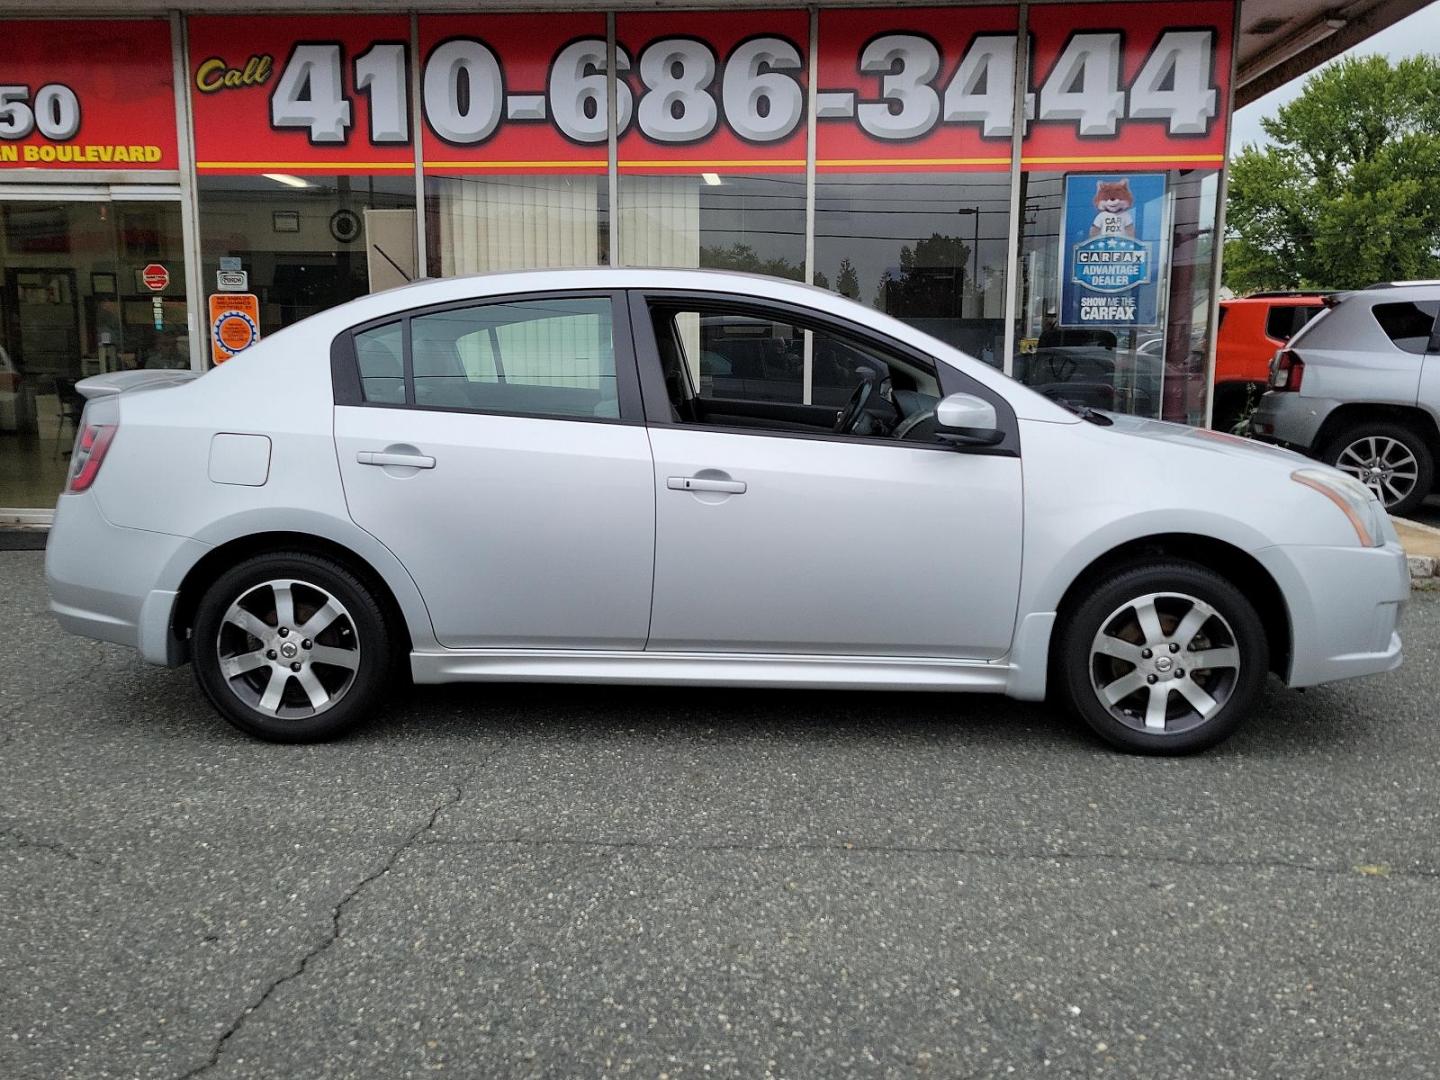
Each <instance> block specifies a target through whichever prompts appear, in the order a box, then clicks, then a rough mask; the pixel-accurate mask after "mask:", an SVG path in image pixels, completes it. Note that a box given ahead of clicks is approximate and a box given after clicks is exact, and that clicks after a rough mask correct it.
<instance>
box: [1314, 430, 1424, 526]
mask: <svg viewBox="0 0 1440 1080" xmlns="http://www.w3.org/2000/svg"><path fill="white" fill-rule="evenodd" d="M1366 439H1390V440H1393V441H1395V442H1397V443H1400V444H1401V445H1402V446H1404V447H1405V449H1406V450H1408V451H1409V452H1410V453H1411V455H1413V456H1414V458H1415V464H1416V470H1415V471H1416V477H1415V486H1414V488H1413V489H1411V490H1410V492H1409V493H1408V494H1406V495H1405V497H1404V498H1400V499H1395V500H1393V501H1392V500H1391V497H1390V495H1389V493H1388V492H1387V489H1386V487H1385V485H1383V484H1375V483H1370V482H1369V481H1367V480H1365V478H1364V477H1359V479H1360V480H1361V482H1362V483H1366V484H1367V486H1369V487H1370V488H1371V490H1373V491H1374V492H1375V494H1376V495H1378V496H1379V497H1380V501H1381V502H1383V503H1384V504H1385V509H1386V510H1387V511H1388V512H1389V513H1391V514H1395V515H1396V516H1402V515H1404V514H1408V513H1410V511H1412V510H1414V509H1415V508H1416V507H1417V506H1419V505H1420V504H1421V503H1422V502H1424V501H1425V497H1426V496H1427V495H1429V494H1430V492H1431V490H1432V489H1433V488H1434V486H1435V455H1434V453H1433V452H1432V451H1431V449H1430V444H1429V443H1428V442H1426V440H1425V438H1424V436H1422V435H1421V434H1420V433H1419V432H1418V431H1416V430H1415V429H1414V428H1412V427H1410V426H1408V425H1407V424H1400V423H1395V422H1393V421H1384V420H1374V421H1364V422H1361V423H1358V424H1352V425H1351V426H1350V427H1347V428H1345V429H1343V430H1342V431H1340V432H1338V433H1337V434H1336V435H1334V436H1332V437H1331V438H1330V439H1329V440H1328V441H1327V442H1326V443H1325V446H1324V448H1323V449H1322V450H1321V452H1320V460H1322V461H1324V462H1325V464H1327V465H1334V466H1335V467H1336V468H1337V469H1341V470H1343V471H1345V472H1348V473H1349V474H1350V475H1351V476H1357V470H1356V468H1355V458H1354V457H1348V456H1347V457H1346V461H1345V462H1341V460H1340V459H1341V457H1342V456H1343V455H1345V451H1346V449H1347V448H1348V447H1351V446H1354V445H1356V444H1357V443H1363V442H1364V440H1366ZM1365 453H1366V451H1363V450H1362V451H1360V454H1362V455H1363V454H1365Z"/></svg>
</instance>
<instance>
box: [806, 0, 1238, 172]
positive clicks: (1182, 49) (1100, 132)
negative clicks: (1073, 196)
mask: <svg viewBox="0 0 1440 1080" xmlns="http://www.w3.org/2000/svg"><path fill="white" fill-rule="evenodd" d="M1123 13H1124V18H1123V20H1122V19H1120V18H1119V17H1118V16H1117V8H1116V7H1115V5H1113V4H1095V5H1084V6H1078V5H1077V6H1073V7H1072V6H1070V5H1066V6H1065V7H1033V6H1032V7H1031V8H1030V33H1029V37H1030V42H1031V49H1032V60H1031V63H1030V65H1029V71H1030V75H1031V89H1030V91H1029V92H1028V93H1027V94H1026V97H1025V105H1024V109H1023V111H1022V117H1021V119H1022V122H1023V123H1024V124H1025V134H1024V142H1023V153H1022V165H1023V167H1025V168H1036V169H1057V168H1058V169H1062V170H1066V169H1075V168H1085V167H1093V168H1100V169H1104V168H1113V167H1115V166H1133V165H1137V164H1144V165H1147V166H1151V167H1161V168H1163V167H1166V166H1173V167H1180V168H1183V167H1192V168H1193V167H1197V166H1203V165H1209V166H1212V167H1216V168H1218V167H1219V166H1220V164H1221V163H1222V161H1223V160H1224V153H1225V122H1224V121H1225V108H1226V103H1227V102H1228V100H1229V89H1228V82H1229V73H1230V23H1231V19H1232V17H1233V9H1232V6H1231V5H1230V4H1228V3H1224V2H1220V3H1216V2H1209V0H1204V2H1200V3H1193V4H1138V5H1126V6H1125V8H1124V9H1123ZM1017 14H1018V13H1017V11H1016V9H1014V8H1008V7H993V8H985V7H973V8H967V7H959V8H925V7H915V8H905V9H898V8H883V9H870V10H859V11H841V10H835V9H830V10H825V11H822V12H821V13H820V64H819V72H820V77H819V83H820V85H819V86H818V88H817V90H816V94H817V105H816V113H817V117H818V120H817V124H816V167H817V169H819V170H821V171H844V172H854V171H857V170H864V171H882V172H883V171H893V170H907V171H909V170H917V171H918V170H925V171H949V170H957V169H958V170H966V171H993V170H1002V169H1008V168H1009V167H1010V149H1011V132H1012V131H1013V130H1014V124H1015V75H1016V72H1015V63H1016V49H1015V41H1016V33H1017V26H1016V20H1017ZM1122 21H1123V24H1124V27H1123V29H1118V28H1116V24H1117V23H1120V22H1122Z"/></svg>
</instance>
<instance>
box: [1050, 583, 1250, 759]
mask: <svg viewBox="0 0 1440 1080" xmlns="http://www.w3.org/2000/svg"><path fill="white" fill-rule="evenodd" d="M1060 634H1061V636H1060V640H1059V644H1058V652H1057V657H1056V659H1057V664H1056V667H1057V669H1058V670H1057V671H1056V675H1057V677H1058V679H1059V681H1060V689H1061V690H1062V691H1063V694H1064V696H1065V697H1066V698H1067V699H1068V702H1069V704H1070V706H1071V707H1072V709H1073V710H1074V711H1075V712H1076V713H1077V714H1078V715H1079V716H1080V717H1081V718H1082V719H1083V720H1084V721H1085V722H1086V723H1087V724H1089V725H1090V727H1091V728H1092V729H1093V730H1094V731H1095V732H1096V733H1097V734H1098V735H1099V736H1100V737H1101V738H1102V739H1104V740H1105V741H1106V742H1108V743H1110V744H1111V745H1113V746H1117V747H1119V748H1121V749H1124V750H1129V751H1133V752H1137V753H1147V754H1183V753H1191V752H1194V751H1197V750H1203V749H1206V748H1207V747H1211V746H1214V745H1215V744H1216V743H1218V742H1220V741H1221V740H1222V739H1224V738H1226V737H1227V736H1228V735H1229V734H1230V733H1231V732H1232V731H1234V730H1235V728H1236V726H1237V725H1238V724H1239V723H1240V721H1241V720H1242V719H1243V718H1244V716H1245V714H1246V713H1247V712H1248V711H1249V709H1250V706H1251V703H1252V702H1253V701H1254V699H1255V696H1256V694H1258V693H1259V691H1260V688H1261V686H1262V685H1263V684H1264V680H1265V674H1266V671H1267V670H1268V667H1269V664H1268V662H1267V661H1268V657H1269V646H1268V645H1267V643H1266V638H1265V628H1264V626H1263V624H1262V623H1261V622H1260V617H1259V616H1258V615H1257V614H1256V613H1255V609H1254V607H1253V606H1252V605H1251V604H1250V602H1249V601H1248V600H1247V599H1246V598H1245V596H1244V595H1243V594H1242V593H1241V592H1240V591H1239V590H1238V589H1236V588H1235V586H1234V585H1232V584H1231V583H1230V582H1228V581H1227V580H1225V579H1224V578H1223V577H1221V576H1220V575H1219V574H1216V573H1215V572H1214V571H1211V570H1209V569H1206V568H1205V567H1203V566H1199V565H1197V564H1194V563H1188V562H1180V561H1174V562H1170V561H1167V562H1163V563H1152V564H1149V565H1136V566H1132V567H1129V568H1125V569H1121V570H1119V571H1117V572H1114V573H1112V574H1110V575H1109V576H1107V577H1106V578H1105V579H1104V580H1102V581H1100V582H1099V583H1098V584H1097V585H1096V587H1095V588H1094V589H1093V590H1092V591H1091V592H1090V593H1089V595H1088V596H1086V597H1085V598H1083V599H1082V600H1081V601H1080V602H1079V603H1078V604H1077V605H1075V606H1074V608H1073V609H1072V610H1071V611H1070V612H1069V613H1068V618H1067V619H1066V622H1065V623H1064V624H1063V626H1062V627H1061V631H1060Z"/></svg>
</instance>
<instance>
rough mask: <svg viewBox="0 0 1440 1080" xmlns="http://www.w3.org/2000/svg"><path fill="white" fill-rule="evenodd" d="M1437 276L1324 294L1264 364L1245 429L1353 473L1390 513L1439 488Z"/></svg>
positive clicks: (1401, 510)
mask: <svg viewBox="0 0 1440 1080" xmlns="http://www.w3.org/2000/svg"><path fill="white" fill-rule="evenodd" d="M1437 315H1440V281H1422V282H1416V281H1401V282H1394V283H1391V284H1387V285H1375V286H1372V287H1371V288H1369V289H1364V290H1362V291H1359V292H1351V293H1339V294H1337V295H1335V296H1331V297H1327V298H1326V300H1325V308H1324V310H1323V311H1321V313H1320V314H1319V315H1317V316H1316V317H1315V318H1314V319H1312V320H1311V321H1310V322H1309V323H1308V324H1306V325H1305V326H1304V327H1303V328H1302V329H1301V330H1300V331H1299V333H1297V334H1296V335H1295V336H1294V337H1293V338H1291V339H1290V341H1289V343H1288V344H1287V345H1286V347H1285V348H1283V349H1281V350H1280V351H1279V352H1277V353H1276V354H1275V358H1274V359H1273V360H1272V361H1271V364H1270V390H1269V392H1268V393H1266V394H1265V396H1264V397H1262V398H1261V399H1260V404H1259V405H1258V406H1257V407H1256V409H1255V413H1254V415H1253V416H1252V417H1251V421H1250V426H1251V431H1252V432H1253V434H1254V435H1255V436H1256V437H1257V438H1260V439H1264V440H1265V441H1267V442H1274V443H1280V444H1281V445H1284V446H1289V447H1292V448H1294V449H1296V450H1300V451H1303V452H1304V453H1307V454H1310V455H1311V456H1313V457H1318V458H1319V459H1320V460H1322V461H1324V462H1326V463H1328V464H1330V465H1334V466H1335V467H1336V468H1338V469H1341V470H1342V471H1344V472H1348V473H1350V474H1351V475H1352V476H1356V477H1358V478H1359V479H1360V480H1361V481H1362V482H1363V483H1365V484H1366V485H1368V486H1369V487H1370V489H1371V490H1372V491H1374V492H1375V494H1376V495H1377V496H1379V498H1380V501H1381V502H1383V503H1384V504H1385V509H1387V510H1389V511H1390V512H1391V513H1392V514H1405V513H1408V512H1410V511H1411V510H1413V509H1415V507H1417V506H1419V505H1420V503H1421V502H1422V501H1423V500H1424V498H1425V496H1427V495H1429V494H1430V493H1431V491H1432V490H1434V486H1435V455H1436V453H1437V451H1440V427H1437V419H1440V329H1437Z"/></svg>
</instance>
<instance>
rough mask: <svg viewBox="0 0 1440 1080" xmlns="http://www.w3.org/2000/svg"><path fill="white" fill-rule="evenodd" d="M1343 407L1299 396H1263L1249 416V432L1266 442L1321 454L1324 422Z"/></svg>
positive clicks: (1292, 394)
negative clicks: (1321, 435) (1320, 439)
mask: <svg viewBox="0 0 1440 1080" xmlns="http://www.w3.org/2000/svg"><path fill="white" fill-rule="evenodd" d="M1339 404H1340V403H1339V402H1338V401H1332V400H1330V399H1329V398H1313V397H1306V396H1305V395H1303V394H1299V393H1288V392H1286V393H1276V392H1275V391H1273V390H1271V391H1269V392H1268V393H1266V394H1263V395H1261V397H1260V403H1259V404H1258V405H1256V406H1255V412H1254V413H1253V414H1251V416H1250V430H1251V432H1252V433H1253V434H1254V435H1255V437H1256V438H1258V439H1261V440H1263V441H1264V442H1271V443H1279V444H1280V445H1281V446H1288V447H1291V448H1292V449H1295V450H1300V451H1302V452H1304V453H1310V454H1315V453H1319V451H1320V447H1318V446H1316V445H1315V440H1316V438H1317V437H1318V436H1319V434H1320V427H1321V425H1322V424H1324V423H1325V418H1326V417H1327V416H1329V415H1330V414H1331V413H1332V412H1334V411H1335V408H1336V406H1338V405H1339Z"/></svg>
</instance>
